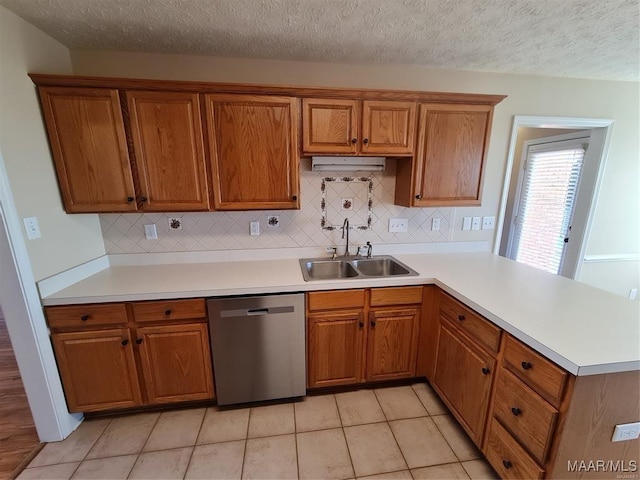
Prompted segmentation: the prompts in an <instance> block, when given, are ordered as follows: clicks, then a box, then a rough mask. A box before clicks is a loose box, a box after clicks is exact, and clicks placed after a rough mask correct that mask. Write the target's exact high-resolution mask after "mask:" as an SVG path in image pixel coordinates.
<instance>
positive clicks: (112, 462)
mask: <svg viewBox="0 0 640 480" xmlns="http://www.w3.org/2000/svg"><path fill="white" fill-rule="evenodd" d="M136 458H138V455H125V456H122V457H109V458H97V459H95V460H86V461H84V462H82V463H81V464H80V466H79V467H78V469H77V470H76V473H74V475H73V477H72V478H74V479H75V478H77V479H82V480H89V479H104V480H107V479H108V480H120V479H122V480H125V479H126V478H128V477H129V473H130V472H131V469H132V468H133V464H134V463H135V462H136Z"/></svg>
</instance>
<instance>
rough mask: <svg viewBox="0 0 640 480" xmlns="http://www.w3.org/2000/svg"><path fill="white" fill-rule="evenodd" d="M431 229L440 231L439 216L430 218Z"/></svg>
mask: <svg viewBox="0 0 640 480" xmlns="http://www.w3.org/2000/svg"><path fill="white" fill-rule="evenodd" d="M431 230H432V231H434V232H439V231H440V217H436V218H432V219H431Z"/></svg>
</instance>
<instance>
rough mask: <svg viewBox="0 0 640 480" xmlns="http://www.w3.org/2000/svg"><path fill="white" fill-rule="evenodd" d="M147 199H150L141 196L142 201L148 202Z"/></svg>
mask: <svg viewBox="0 0 640 480" xmlns="http://www.w3.org/2000/svg"><path fill="white" fill-rule="evenodd" d="M147 200H149V199H148V198H147V197H140V201H141V202H146V201H147Z"/></svg>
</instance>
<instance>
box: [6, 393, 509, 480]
mask: <svg viewBox="0 0 640 480" xmlns="http://www.w3.org/2000/svg"><path fill="white" fill-rule="evenodd" d="M18 478H19V479H36V478H39V479H68V478H74V479H83V478H84V479H97V478H102V479H125V478H136V479H138V478H139V479H144V478H153V479H173V478H178V479H182V478H185V479H234V478H237V479H240V478H243V479H254V478H255V479H260V478H262V479H289V478H300V479H352V478H371V479H374V478H376V479H382V478H387V479H412V478H413V479H458V478H462V479H469V478H471V479H485V478H498V477H497V476H496V474H495V472H493V471H492V470H491V468H490V467H489V466H488V464H487V463H486V462H485V461H484V460H483V459H482V456H481V454H480V453H479V452H478V450H477V449H476V448H475V446H474V445H473V444H472V442H471V441H470V440H469V438H468V437H467V436H466V435H465V433H464V432H463V431H462V429H461V428H460V427H459V426H458V424H457V423H456V422H455V420H454V419H453V418H452V417H451V416H450V415H449V413H448V411H447V409H446V407H444V405H442V403H441V402H440V400H439V399H438V398H437V396H436V395H435V393H433V391H432V390H431V388H430V387H429V386H428V385H427V384H422V383H421V384H415V385H412V386H405V387H391V388H384V389H375V390H359V391H355V392H348V393H339V394H335V395H333V394H331V395H322V396H311V397H306V398H305V399H304V400H302V401H299V402H293V403H285V404H278V405H269V406H262V407H254V408H241V409H233V410H229V409H226V410H221V409H219V408H217V407H211V408H195V409H189V410H173V411H167V412H163V413H141V414H136V415H129V416H124V417H117V418H113V419H95V420H88V421H85V422H83V423H82V425H81V426H80V427H79V428H78V429H77V430H76V431H75V432H74V433H73V434H72V435H70V436H69V437H68V438H67V439H65V440H64V441H62V442H56V443H49V444H47V445H46V446H45V447H44V448H43V449H42V451H41V452H40V453H39V454H38V456H37V457H36V458H35V459H34V460H33V461H32V462H31V464H30V465H29V467H28V468H27V469H26V470H24V471H23V472H22V474H21V475H20V476H19V477H18Z"/></svg>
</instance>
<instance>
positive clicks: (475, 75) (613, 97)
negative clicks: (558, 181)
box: [71, 51, 640, 293]
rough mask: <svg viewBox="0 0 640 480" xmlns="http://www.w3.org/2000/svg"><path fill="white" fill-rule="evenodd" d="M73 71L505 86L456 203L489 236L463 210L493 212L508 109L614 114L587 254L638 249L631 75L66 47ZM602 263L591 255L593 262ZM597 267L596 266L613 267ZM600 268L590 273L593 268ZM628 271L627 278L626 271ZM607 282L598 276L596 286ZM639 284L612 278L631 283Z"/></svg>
mask: <svg viewBox="0 0 640 480" xmlns="http://www.w3.org/2000/svg"><path fill="white" fill-rule="evenodd" d="M71 57H72V62H73V68H74V73H75V74H77V75H97V76H115V77H117V76H122V77H138V78H156V79H175V80H201V81H221V82H240V83H242V82H244V83H267V84H289V85H316V86H333V87H341V86H344V87H365V88H391V89H416V90H431V91H449V92H469V93H487V94H504V95H508V98H506V99H505V100H504V101H503V102H502V103H500V104H499V105H497V107H496V109H495V114H494V121H493V129H492V135H491V145H490V149H489V154H488V164H487V171H486V176H485V185H484V190H483V200H482V206H481V207H470V208H459V209H456V215H455V216H456V224H455V225H454V230H453V237H452V238H453V240H454V241H473V240H487V241H489V242H490V243H492V241H493V234H494V233H493V232H489V231H479V232H463V231H461V221H462V220H461V219H462V217H463V216H467V215H475V216H483V215H496V214H497V212H498V208H499V201H500V196H501V190H502V185H503V181H504V171H505V166H506V160H507V151H508V148H509V138H510V134H511V125H512V122H513V117H514V115H530V116H534V115H540V116H563V117H585V118H610V119H614V120H615V125H614V127H613V137H612V142H611V149H610V154H609V158H608V160H607V166H606V170H605V172H604V177H603V181H602V187H601V191H600V196H599V201H598V204H597V206H596V211H595V213H594V220H593V226H592V232H591V235H590V237H589V243H588V246H587V254H589V255H611V254H633V253H638V250H639V248H638V245H640V162H639V161H638V158H639V152H640V145H639V138H638V131H640V122H639V110H638V104H639V101H640V93H639V92H640V88H639V85H638V83H635V82H611V81H595V80H579V79H571V78H552V77H536V76H530V75H508V74H494V73H480V72H462V71H450V70H435V69H427V68H421V67H416V66H365V65H339V64H319V63H305V62H288V61H276V60H255V59H229V58H213V57H198V56H189V55H164V54H147V53H125V52H97V51H91V52H88V51H73V52H71ZM593 269H596V270H597V269H598V267H597V266H596V265H592V266H591V267H590V270H591V271H592V270H593ZM610 270H611V269H610V268H609V267H607V268H603V270H602V275H606V276H610V275H611V271H610ZM597 276H598V273H595V274H590V275H589V276H588V277H587V278H594V277H597ZM630 281H633V280H630ZM603 285H607V282H605V281H601V282H599V286H603ZM635 286H637V285H626V284H625V285H624V286H619V287H616V288H617V291H618V293H620V289H621V288H622V289H628V288H632V287H635Z"/></svg>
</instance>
